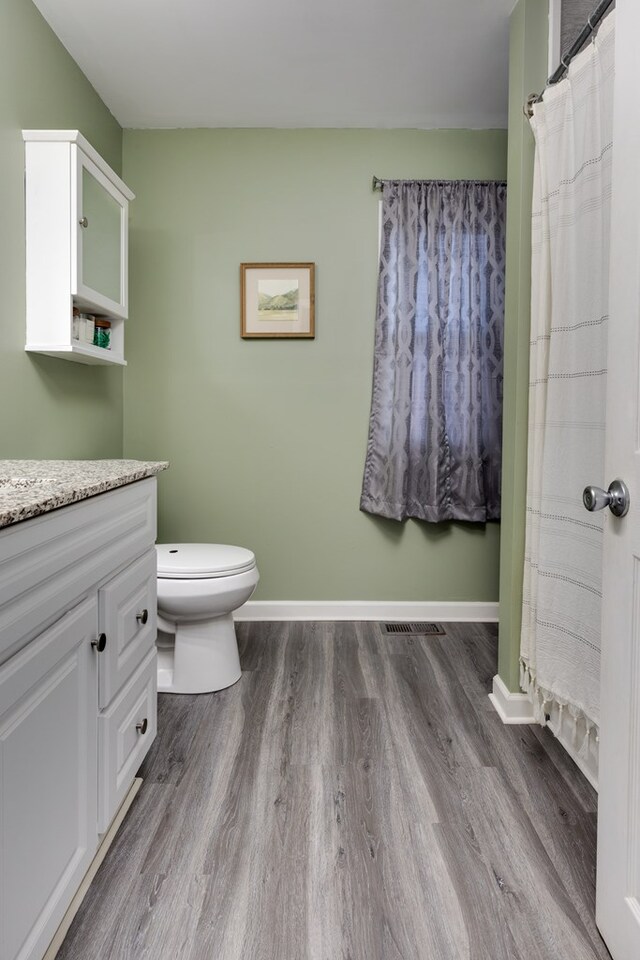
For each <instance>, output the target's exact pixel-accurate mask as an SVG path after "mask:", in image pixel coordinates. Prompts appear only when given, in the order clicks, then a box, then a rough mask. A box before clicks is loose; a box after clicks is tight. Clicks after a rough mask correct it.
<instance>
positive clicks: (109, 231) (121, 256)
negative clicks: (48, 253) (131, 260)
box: [71, 148, 128, 319]
mask: <svg viewBox="0 0 640 960" xmlns="http://www.w3.org/2000/svg"><path fill="white" fill-rule="evenodd" d="M72 177H75V181H76V189H75V193H74V194H73V195H72V196H73V199H74V200H75V204H73V203H72V213H71V217H72V264H71V276H72V287H73V288H72V291H71V293H72V295H73V297H74V300H75V303H76V305H78V306H80V307H83V306H86V307H87V308H90V309H94V308H96V307H97V308H100V309H102V310H104V311H105V312H106V313H107V314H109V315H110V316H113V317H122V318H123V319H126V317H127V309H128V303H127V227H128V202H127V198H126V197H125V196H124V195H123V194H122V193H121V191H120V190H118V189H117V187H116V186H114V184H113V183H112V182H111V181H110V180H109V179H108V178H107V177H106V176H105V175H104V173H103V172H102V171H101V170H100V168H99V167H98V166H97V165H96V164H95V163H94V162H93V160H91V158H90V157H88V156H87V155H86V154H85V153H84V152H83V151H82V150H80V149H77V148H76V149H75V150H73V152H72ZM74 236H75V244H74V243H73V237H74ZM74 255H75V260H74Z"/></svg>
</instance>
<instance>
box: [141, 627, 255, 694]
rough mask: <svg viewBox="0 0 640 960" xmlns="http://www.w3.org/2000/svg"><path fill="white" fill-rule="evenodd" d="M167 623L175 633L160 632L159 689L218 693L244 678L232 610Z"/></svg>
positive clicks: (172, 691) (175, 691)
mask: <svg viewBox="0 0 640 960" xmlns="http://www.w3.org/2000/svg"><path fill="white" fill-rule="evenodd" d="M163 626H165V627H171V628H174V629H175V633H171V634H169V633H165V632H164V631H163V630H160V632H159V634H158V693H215V692H216V691H217V690H224V689H226V687H230V686H232V685H233V684H234V683H237V681H238V680H239V679H240V677H241V675H242V672H241V670H240V657H239V655H238V643H237V640H236V631H235V626H234V623H233V615H232V614H230V613H227V614H225V615H224V616H222V617H216V618H215V619H213V620H199V621H197V622H195V623H180V624H175V623H171V624H169V623H167V621H166V620H163Z"/></svg>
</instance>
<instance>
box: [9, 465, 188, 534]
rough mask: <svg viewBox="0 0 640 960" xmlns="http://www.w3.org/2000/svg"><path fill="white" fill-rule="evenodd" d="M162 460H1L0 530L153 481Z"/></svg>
mask: <svg viewBox="0 0 640 960" xmlns="http://www.w3.org/2000/svg"><path fill="white" fill-rule="evenodd" d="M168 466H169V464H168V463H167V462H166V461H165V460H0V527H8V526H10V524H12V523H18V522H19V521H20V520H28V519H29V517H37V516H39V514H41V513H48V512H49V511H50V510H57V508H58V507H66V506H67V505H68V504H70V503H76V502H77V501H78V500H86V498H87V497H94V496H95V495H96V494H98V493H105V492H106V491H107V490H114V489H115V488H116V487H122V486H124V485H125V484H127V483H134V482H135V481H136V480H144V478H145V477H152V476H154V475H155V474H156V473H160V472H161V471H162V470H166V469H167V467H168Z"/></svg>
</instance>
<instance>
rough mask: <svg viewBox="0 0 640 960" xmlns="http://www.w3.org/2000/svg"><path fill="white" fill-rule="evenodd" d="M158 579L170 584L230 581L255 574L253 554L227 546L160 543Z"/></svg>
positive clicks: (222, 544)
mask: <svg viewBox="0 0 640 960" xmlns="http://www.w3.org/2000/svg"><path fill="white" fill-rule="evenodd" d="M156 553H157V555H158V576H159V577H166V578H167V579H170V580H180V579H184V580H186V579H191V580H197V579H201V578H204V577H230V576H232V575H233V574H236V573H244V571H245V570H251V569H252V568H253V567H254V566H255V563H256V558H255V556H254V554H253V553H252V552H251V550H245V549H244V547H232V546H230V545H229V544H226V543H158V544H156Z"/></svg>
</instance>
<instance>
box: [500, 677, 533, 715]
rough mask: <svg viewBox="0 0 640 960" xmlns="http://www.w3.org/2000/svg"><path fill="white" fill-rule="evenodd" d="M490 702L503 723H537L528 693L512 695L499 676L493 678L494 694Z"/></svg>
mask: <svg viewBox="0 0 640 960" xmlns="http://www.w3.org/2000/svg"><path fill="white" fill-rule="evenodd" d="M489 700H491V703H492V704H493V706H494V708H495V711H496V713H497V714H498V716H499V717H500V719H501V720H502V722H503V723H535V722H536V719H535V717H534V715H533V704H532V703H531V700H529V697H528V696H527V695H526V693H511V691H510V690H509V689H508V688H507V686H506V684H505V683H504V682H503V680H502V679H501V678H500V677H499V676H498V674H496V675H495V677H494V678H493V692H492V693H490V694H489Z"/></svg>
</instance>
